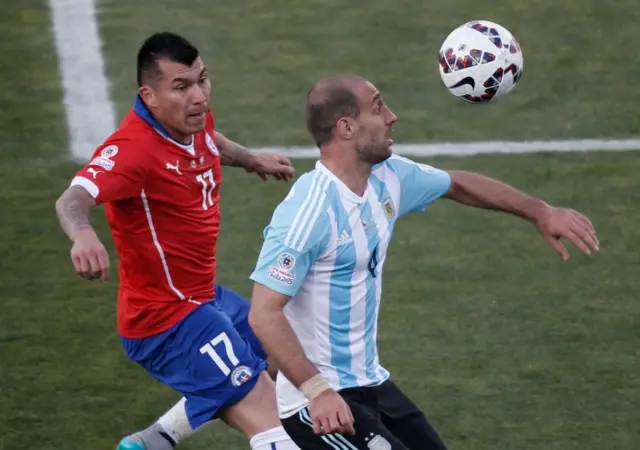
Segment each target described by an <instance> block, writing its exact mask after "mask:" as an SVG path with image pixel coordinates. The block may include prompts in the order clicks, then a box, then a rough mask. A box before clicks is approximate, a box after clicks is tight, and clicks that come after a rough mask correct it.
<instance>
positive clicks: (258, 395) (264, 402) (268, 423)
mask: <svg viewBox="0 0 640 450" xmlns="http://www.w3.org/2000/svg"><path fill="white" fill-rule="evenodd" d="M221 415H222V419H223V420H224V421H225V422H226V423H227V424H229V425H230V426H232V427H233V428H235V429H236V430H238V431H240V432H241V433H243V434H244V435H245V436H246V437H247V439H251V438H252V437H253V436H254V435H256V434H258V433H262V432H263V431H266V430H269V429H271V428H275V427H279V426H280V425H281V424H280V418H279V417H278V408H277V405H276V390H275V385H274V383H273V380H271V378H270V377H269V375H268V374H267V372H261V373H260V376H259V378H258V381H257V382H256V384H255V386H254V387H253V389H252V390H251V392H249V394H247V395H246V396H245V397H244V398H243V399H242V400H240V401H239V402H238V403H236V404H235V405H233V406H230V407H228V408H225V410H224V411H223V412H222V414H221Z"/></svg>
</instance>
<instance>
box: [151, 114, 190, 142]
mask: <svg viewBox="0 0 640 450" xmlns="http://www.w3.org/2000/svg"><path fill="white" fill-rule="evenodd" d="M154 119H155V121H156V122H157V123H158V124H159V125H160V126H161V127H162V128H164V129H165V131H166V132H167V133H168V134H169V137H170V138H171V139H173V140H174V141H176V142H178V143H180V144H182V145H189V144H191V140H192V139H193V135H192V134H184V133H182V132H180V131H178V130H176V129H175V128H173V127H171V126H169V125H166V124H165V123H163V122H162V121H161V120H158V118H157V117H155V116H154Z"/></svg>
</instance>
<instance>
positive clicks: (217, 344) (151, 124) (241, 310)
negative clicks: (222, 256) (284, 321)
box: [56, 33, 297, 450]
mask: <svg viewBox="0 0 640 450" xmlns="http://www.w3.org/2000/svg"><path fill="white" fill-rule="evenodd" d="M137 69H138V84H139V92H138V96H137V98H136V101H135V104H134V106H133V108H132V109H131V111H130V112H129V113H128V114H127V116H126V117H125V118H124V120H123V121H122V123H121V125H120V127H119V128H118V130H117V131H115V132H114V133H113V134H112V135H111V136H109V137H108V138H107V140H106V141H105V142H104V144H103V145H101V146H99V147H98V148H97V149H96V151H95V153H94V154H93V157H92V159H91V161H90V162H89V163H88V164H87V165H86V166H85V167H83V168H82V169H81V170H80V171H79V172H78V173H77V174H76V176H75V178H74V179H73V181H72V182H71V186H70V187H69V188H68V189H67V190H66V191H65V192H64V193H63V194H62V195H61V196H60V198H59V199H58V201H57V202H56V210H57V213H58V217H59V219H60V223H61V225H62V227H63V229H64V230H65V232H66V233H67V235H68V236H69V238H70V239H71V240H72V242H73V247H72V249H71V259H72V261H73V264H74V266H75V269H76V271H77V272H78V273H79V274H80V275H81V276H82V277H84V278H86V279H89V280H93V279H97V278H101V279H102V280H107V277H108V272H109V259H108V256H107V253H106V250H105V248H104V246H103V244H102V243H101V242H100V239H99V238H98V236H97V234H96V232H95V231H94V230H93V228H92V227H91V224H90V219H89V218H90V211H91V209H92V207H94V206H95V205H99V204H104V205H105V212H106V217H107V221H108V223H109V226H110V228H111V232H112V235H113V240H114V243H115V247H116V250H117V253H118V256H119V260H120V267H119V275H120V285H119V293H118V304H117V327H118V333H119V334H120V336H121V339H122V344H123V347H124V349H125V351H126V353H127V355H128V357H129V358H130V359H131V360H133V361H135V362H137V363H139V364H140V365H141V366H142V367H144V368H145V369H146V370H147V372H149V373H150V374H151V375H152V376H154V377H155V378H156V379H157V380H159V381H161V382H163V383H165V384H167V385H169V386H171V387H172V388H173V389H175V390H177V391H179V392H180V393H182V394H183V396H184V400H183V411H184V413H185V417H184V420H182V421H181V420H179V419H178V420H175V417H174V418H173V421H172V422H171V423H172V424H173V425H170V424H167V425H166V427H163V426H162V424H161V423H160V422H159V423H158V424H156V426H157V427H158V433H157V434H158V435H159V436H161V438H162V440H161V441H159V442H151V443H150V442H147V441H144V440H138V441H136V440H135V439H134V440H130V441H127V442H124V441H123V443H121V444H120V446H121V448H129V449H140V450H163V449H167V448H173V447H174V446H175V445H176V444H177V442H178V441H179V440H180V439H181V438H182V437H184V436H185V435H188V434H189V433H190V432H191V431H192V430H194V429H196V428H197V427H199V426H200V425H202V424H204V423H205V422H208V421H210V420H212V419H215V418H217V417H221V418H223V419H224V420H225V421H226V422H227V423H228V424H230V425H231V426H233V427H234V428H236V429H238V430H239V431H240V432H242V433H243V434H245V436H247V438H248V439H249V440H250V442H251V446H252V448H253V449H256V450H257V449H259V450H266V449H274V448H277V449H281V450H289V449H297V447H296V446H295V445H294V444H293V443H292V442H291V441H290V439H289V437H288V436H287V435H286V433H285V432H284V430H283V428H282V427H281V424H280V420H279V418H278V413H277V410H276V401H275V390H274V385H273V382H272V380H271V379H270V378H269V376H268V374H267V372H266V370H265V369H266V363H265V360H266V354H264V350H263V349H262V347H261V346H260V343H259V341H258V339H257V338H255V335H254V334H253V333H252V331H251V329H250V327H249V326H248V322H247V314H248V302H247V301H246V300H245V299H242V298H241V297H240V296H238V295H237V294H235V293H233V292H232V291H230V290H228V289H225V288H223V287H222V286H219V285H216V284H215V274H216V240H217V238H218V231H219V226H220V210H219V201H220V184H221V182H222V171H221V166H222V165H231V166H238V167H242V168H244V169H245V170H246V171H247V172H250V173H257V174H258V175H260V176H261V177H262V178H263V179H266V177H267V176H269V175H273V176H274V177H275V178H277V179H281V180H288V179H290V178H291V177H292V176H293V167H292V166H291V163H290V162H289V160H287V159H286V158H284V157H282V156H280V155H277V154H271V153H253V152H249V151H248V150H246V149H245V148H244V147H242V146H240V145H238V144H236V143H234V142H232V141H230V140H229V139H227V138H225V137H224V136H223V135H221V134H220V133H218V132H216V130H215V122H214V117H213V115H212V113H211V110H210V107H209V95H210V91H211V84H210V81H209V78H208V76H207V69H206V67H205V65H204V63H203V61H202V59H201V58H200V56H199V53H198V50H197V49H196V48H195V47H194V46H193V45H191V44H190V43H189V42H188V41H186V40H185V39H184V38H182V37H180V36H178V35H175V34H172V33H158V34H154V35H152V36H151V37H149V38H148V39H147V40H146V41H145V42H144V43H143V45H142V46H141V48H140V50H139V52H138V67H137ZM175 424H177V425H175Z"/></svg>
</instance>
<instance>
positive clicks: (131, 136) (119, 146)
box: [90, 125, 153, 170]
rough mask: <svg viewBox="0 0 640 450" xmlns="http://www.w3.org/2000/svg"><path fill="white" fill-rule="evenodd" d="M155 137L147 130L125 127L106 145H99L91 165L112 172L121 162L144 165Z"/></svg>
mask: <svg viewBox="0 0 640 450" xmlns="http://www.w3.org/2000/svg"><path fill="white" fill-rule="evenodd" d="M152 138H153V136H150V135H149V132H148V131H147V130H143V129H139V128H138V129H137V130H136V129H132V127H130V126H127V125H124V126H122V127H120V128H119V129H118V130H117V131H116V132H114V133H113V134H112V135H111V136H109V137H108V138H107V139H106V140H105V141H104V143H102V144H101V145H99V146H98V147H97V148H96V149H95V151H94V153H93V156H92V159H91V162H90V165H96V166H100V167H102V168H104V169H106V170H111V169H113V167H114V166H115V165H116V164H117V163H118V162H120V163H121V164H127V165H136V164H141V165H142V164H144V162H145V161H146V156H147V154H148V151H147V149H148V148H149V147H150V145H149V142H150V139H152Z"/></svg>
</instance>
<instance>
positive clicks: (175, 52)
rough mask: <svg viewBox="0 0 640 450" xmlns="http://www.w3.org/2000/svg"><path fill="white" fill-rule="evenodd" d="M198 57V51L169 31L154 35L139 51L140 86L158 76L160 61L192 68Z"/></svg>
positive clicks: (138, 75) (138, 76)
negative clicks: (151, 76) (165, 60)
mask: <svg viewBox="0 0 640 450" xmlns="http://www.w3.org/2000/svg"><path fill="white" fill-rule="evenodd" d="M198 55H199V52H198V49H197V48H196V47H195V46H194V45H193V44H191V43H190V42H189V41H187V40H186V39H185V38H183V37H182V36H179V35H177V34H175V33H171V32H168V31H164V32H161V33H155V34H152V35H151V36H149V37H148V38H147V39H146V40H145V41H144V43H143V44H142V46H141V47H140V50H138V74H137V78H138V86H142V85H143V84H144V83H145V82H146V81H147V80H148V79H149V75H151V74H155V75H157V74H158V71H159V69H158V60H160V59H168V60H171V61H173V62H177V63H180V64H184V65H186V66H191V65H192V64H193V63H194V62H195V60H196V59H197V58H198Z"/></svg>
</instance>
